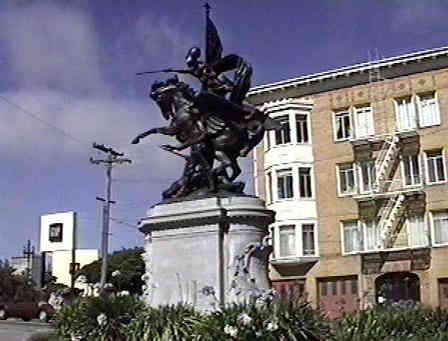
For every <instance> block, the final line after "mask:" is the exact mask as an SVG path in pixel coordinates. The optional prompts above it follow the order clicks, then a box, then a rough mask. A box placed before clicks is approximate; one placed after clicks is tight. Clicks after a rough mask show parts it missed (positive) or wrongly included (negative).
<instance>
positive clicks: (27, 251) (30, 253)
mask: <svg viewBox="0 0 448 341" xmlns="http://www.w3.org/2000/svg"><path fill="white" fill-rule="evenodd" d="M23 255H24V256H25V257H26V275H27V277H28V278H30V277H32V273H33V270H32V267H33V264H32V262H33V260H34V259H33V258H34V246H33V247H31V241H30V240H29V239H28V242H27V244H26V246H24V247H23Z"/></svg>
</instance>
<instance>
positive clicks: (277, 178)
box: [274, 167, 296, 201]
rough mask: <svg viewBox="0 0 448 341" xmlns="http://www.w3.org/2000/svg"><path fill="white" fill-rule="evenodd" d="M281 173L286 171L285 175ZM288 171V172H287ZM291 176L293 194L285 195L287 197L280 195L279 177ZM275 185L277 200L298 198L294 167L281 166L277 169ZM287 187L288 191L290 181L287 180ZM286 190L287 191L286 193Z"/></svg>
mask: <svg viewBox="0 0 448 341" xmlns="http://www.w3.org/2000/svg"><path fill="white" fill-rule="evenodd" d="M279 173H285V175H281V174H280V175H279ZM286 173H288V174H286ZM289 176H290V177H291V190H292V192H291V196H285V197H280V195H279V194H280V186H279V179H280V178H281V177H285V178H286V177H289ZM275 186H276V188H275V189H276V190H275V191H274V193H275V197H276V199H277V200H276V201H284V200H293V199H295V198H296V193H295V192H296V191H295V189H294V187H295V181H294V168H293V167H289V168H280V169H276V170H275ZM285 186H286V187H285V188H284V189H286V192H287V190H288V182H287V181H286V182H285ZM286 192H285V193H286Z"/></svg>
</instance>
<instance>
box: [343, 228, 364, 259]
mask: <svg viewBox="0 0 448 341" xmlns="http://www.w3.org/2000/svg"><path fill="white" fill-rule="evenodd" d="M342 225H343V229H344V252H345V253H350V252H357V251H361V232H360V228H359V226H358V222H357V221H356V220H353V221H346V222H343V223H342Z"/></svg>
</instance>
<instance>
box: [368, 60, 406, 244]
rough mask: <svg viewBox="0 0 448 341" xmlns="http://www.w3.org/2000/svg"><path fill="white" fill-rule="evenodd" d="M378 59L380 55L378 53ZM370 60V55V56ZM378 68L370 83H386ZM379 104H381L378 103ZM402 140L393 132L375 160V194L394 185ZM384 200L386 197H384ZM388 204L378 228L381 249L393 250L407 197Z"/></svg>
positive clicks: (374, 68) (397, 197) (372, 71)
mask: <svg viewBox="0 0 448 341" xmlns="http://www.w3.org/2000/svg"><path fill="white" fill-rule="evenodd" d="M376 57H377V59H379V54H378V52H377V51H376ZM369 58H370V55H369ZM384 80H385V79H384V78H383V77H381V72H380V69H379V67H378V66H376V65H375V64H374V63H373V64H372V67H371V68H370V70H369V81H370V83H371V84H372V83H374V82H379V81H384ZM374 99H376V97H375V96H374ZM377 103H379V102H377ZM400 149H401V148H400V138H399V136H398V135H397V134H396V133H395V132H392V133H391V134H389V135H386V136H385V138H384V142H383V145H382V148H381V150H380V152H379V155H378V156H377V158H376V160H375V172H376V177H375V185H374V193H375V194H380V195H381V194H386V193H387V191H388V190H389V189H390V187H391V185H392V178H393V176H394V174H395V171H396V169H397V167H396V164H397V161H398V158H399V154H400ZM382 197H383V198H384V196H382ZM385 198H386V203H385V204H384V205H383V207H382V208H381V209H380V210H379V216H380V219H379V221H378V228H379V234H380V241H379V247H380V248H381V249H387V248H392V247H393V245H394V243H395V241H396V239H397V236H398V234H399V233H400V230H401V228H402V226H403V222H404V220H405V219H404V214H403V213H404V208H405V202H404V201H405V195H404V194H402V193H399V194H391V195H390V196H389V195H388V196H385Z"/></svg>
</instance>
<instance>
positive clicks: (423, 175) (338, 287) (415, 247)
mask: <svg viewBox="0 0 448 341" xmlns="http://www.w3.org/2000/svg"><path fill="white" fill-rule="evenodd" d="M250 100H251V102H252V103H254V104H256V105H258V106H260V107H261V108H263V109H265V110H268V112H269V110H270V108H285V110H290V111H289V114H288V115H289V126H290V127H289V129H290V130H291V134H290V135H291V137H290V139H291V140H292V139H293V135H294V134H296V135H297V139H299V136H303V133H302V130H301V128H300V127H301V125H300V124H301V123H300V122H302V118H301V116H300V115H301V112H302V111H301V110H302V109H301V105H305V104H306V103H310V100H311V101H312V102H311V103H312V109H311V110H310V111H308V118H309V130H308V134H309V139H310V141H312V143H310V144H309V146H308V147H310V149H312V152H311V157H310V156H309V154H310V153H309V151H305V150H304V149H303V148H301V147H303V146H301V145H300V146H299V145H294V146H287V147H285V148H284V146H281V145H282V143H278V142H282V141H286V140H285V136H286V135H287V134H285V133H284V131H286V130H287V129H286V128H285V125H284V123H283V121H282V120H284V118H283V116H284V115H282V114H278V112H281V110H274V111H272V113H271V112H270V114H271V115H272V117H276V115H278V117H279V120H280V123H282V127H284V129H282V131H280V132H275V133H274V132H270V133H269V134H270V135H269V136H266V137H265V143H264V146H260V147H258V148H257V150H256V152H255V165H256V166H255V171H256V183H257V185H256V191H257V194H258V195H260V196H261V197H263V198H265V200H266V202H267V205H268V207H270V208H272V209H274V210H275V211H276V212H277V218H276V223H275V224H274V225H273V226H272V227H271V231H272V237H273V245H274V250H275V251H274V256H273V258H272V261H271V264H272V269H271V278H272V279H273V283H274V285H276V287H277V288H279V289H280V290H284V289H285V288H291V287H294V286H296V287H297V285H298V284H300V283H302V284H301V285H303V286H302V287H300V288H299V291H305V292H306V293H307V295H308V298H309V300H310V301H311V302H312V303H313V304H315V305H316V306H320V307H322V308H323V309H324V310H325V311H327V312H328V314H329V315H330V316H334V317H335V316H338V315H340V314H341V313H342V312H349V311H354V310H358V309H363V308H365V307H367V306H370V305H372V304H375V303H383V302H388V301H389V302H390V301H397V300H402V299H403V300H407V299H412V300H416V301H421V302H422V303H424V304H429V305H432V306H443V307H448V267H446V266H445V264H446V263H447V262H448V162H447V158H448V48H439V49H434V50H427V51H421V52H417V53H413V54H409V55H405V56H399V57H394V58H388V59H384V60H379V61H375V62H371V63H364V64H360V65H355V66H350V67H346V68H342V69H338V70H334V71H329V72H324V73H320V74H315V75H310V76H305V77H300V78H295V79H290V80H286V81H282V82H278V83H274V84H268V85H263V86H259V87H256V88H253V89H252V90H251V92H250ZM287 103H289V104H287ZM293 103H294V104H295V105H296V106H295V107H294V105H292V104H293ZM298 103H301V104H298ZM308 105H309V104H308ZM291 117H294V118H295V121H294V122H293V121H292V119H291ZM292 127H294V129H292ZM299 131H300V132H299ZM282 134H283V135H282ZM282 139H283V140H282ZM297 141H298V140H297ZM285 144H287V143H285ZM277 149H278V150H279V151H277ZM281 149H284V151H285V153H284V154H282V152H281ZM305 165H308V166H309V167H310V169H311V170H310V173H309V174H310V177H311V179H312V180H311V181H310V182H311V185H310V187H309V188H310V189H311V191H312V195H311V197H310V198H308V199H310V201H309V202H307V201H305V200H303V199H305V198H303V197H302V194H303V193H305V192H306V189H305V188H306V186H307V185H306V184H307V180H306V172H305V171H304V169H303V168H305ZM291 193H293V194H292V195H293V198H290V197H288V196H290V194H291ZM296 194H297V196H296ZM313 205H314V206H313ZM312 206H313V207H314V209H315V211H313V208H312ZM311 224H314V225H313V226H314V228H313V230H312V231H313V232H312V233H313V237H312V238H313V239H314V243H315V244H314V254H313V255H312V256H311V254H307V252H311V251H310V250H311V249H310V247H309V245H310V242H309V241H308V240H310V239H311V237H310V236H311V235H312V234H311V232H310V233H308V232H307V231H311V229H310V227H308V225H311ZM292 226H294V228H292ZM307 238H308V239H307ZM293 246H294V247H295V248H293ZM280 284H282V285H280ZM287 284H289V287H288V286H287ZM289 290H290V291H291V290H292V289H289Z"/></svg>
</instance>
